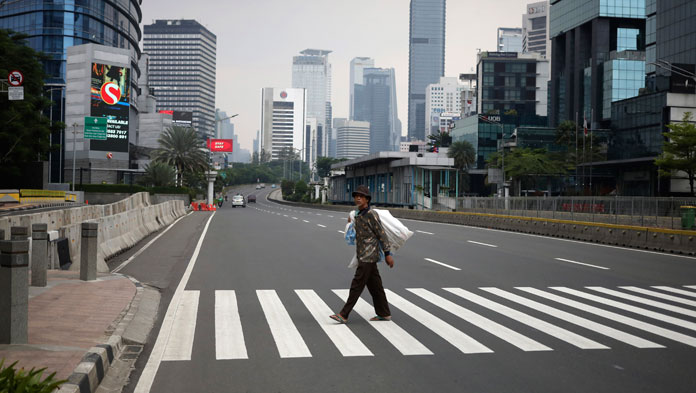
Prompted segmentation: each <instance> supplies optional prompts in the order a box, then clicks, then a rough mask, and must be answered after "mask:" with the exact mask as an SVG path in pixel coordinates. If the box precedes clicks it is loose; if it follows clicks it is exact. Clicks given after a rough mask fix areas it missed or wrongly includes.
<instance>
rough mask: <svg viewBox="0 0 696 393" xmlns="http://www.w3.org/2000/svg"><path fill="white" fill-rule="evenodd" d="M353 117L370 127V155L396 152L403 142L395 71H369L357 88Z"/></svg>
mask: <svg viewBox="0 0 696 393" xmlns="http://www.w3.org/2000/svg"><path fill="white" fill-rule="evenodd" d="M353 115H354V116H353V117H354V119H355V120H358V121H366V122H369V123H370V151H371V152H372V153H374V152H378V151H395V150H397V148H398V143H399V141H400V139H401V128H400V127H399V125H400V122H399V119H398V115H397V105H396V78H395V73H394V69H393V68H365V69H364V70H363V80H362V84H356V85H355V107H354V113H353Z"/></svg>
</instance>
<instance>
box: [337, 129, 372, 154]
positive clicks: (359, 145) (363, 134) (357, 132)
mask: <svg viewBox="0 0 696 393" xmlns="http://www.w3.org/2000/svg"><path fill="white" fill-rule="evenodd" d="M337 120H338V121H336V157H337V158H348V159H353V158H357V157H362V156H364V155H367V154H370V123H368V122H366V121H357V120H346V119H340V120H339V119H337Z"/></svg>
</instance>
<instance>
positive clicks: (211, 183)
mask: <svg viewBox="0 0 696 393" xmlns="http://www.w3.org/2000/svg"><path fill="white" fill-rule="evenodd" d="M238 115H239V114H238V113H236V114H234V115H232V116H227V117H224V118H222V119H218V118H217V112H216V113H215V136H217V134H218V125H219V123H220V122H221V121H223V120H227V119H231V118H233V117H236V116H238ZM205 174H206V177H207V180H208V204H209V205H212V204H213V203H214V201H213V198H214V184H215V179H216V178H217V172H216V171H214V170H213V168H212V154H211V151H210V141H208V171H207V172H206V173H205Z"/></svg>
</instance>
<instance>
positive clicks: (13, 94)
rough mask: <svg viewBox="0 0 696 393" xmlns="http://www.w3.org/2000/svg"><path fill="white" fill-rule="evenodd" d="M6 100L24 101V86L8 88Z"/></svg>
mask: <svg viewBox="0 0 696 393" xmlns="http://www.w3.org/2000/svg"><path fill="white" fill-rule="evenodd" d="M7 99H8V100H10V101H22V100H24V86H8V87H7Z"/></svg>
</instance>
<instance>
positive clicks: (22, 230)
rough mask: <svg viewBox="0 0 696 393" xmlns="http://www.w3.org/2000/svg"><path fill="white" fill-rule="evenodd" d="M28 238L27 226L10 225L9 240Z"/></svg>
mask: <svg viewBox="0 0 696 393" xmlns="http://www.w3.org/2000/svg"><path fill="white" fill-rule="evenodd" d="M28 238H29V228H27V227H10V240H27V239H28Z"/></svg>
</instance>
